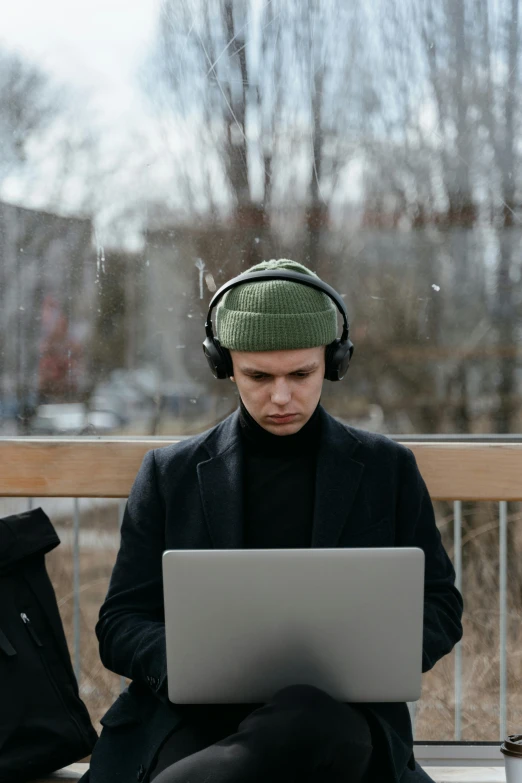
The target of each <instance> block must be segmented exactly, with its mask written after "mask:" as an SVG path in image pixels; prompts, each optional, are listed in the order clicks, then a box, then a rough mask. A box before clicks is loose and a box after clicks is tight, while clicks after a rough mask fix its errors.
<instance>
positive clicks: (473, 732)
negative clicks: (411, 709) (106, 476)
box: [43, 502, 522, 741]
mask: <svg viewBox="0 0 522 783" xmlns="http://www.w3.org/2000/svg"><path fill="white" fill-rule="evenodd" d="M521 506H522V504H510V507H509V510H510V513H509V547H510V554H509V571H508V594H509V603H508V623H507V630H508V632H507V656H508V698H507V704H508V711H507V728H508V732H509V733H515V732H520V731H521V730H522V699H521V698H520V694H521V693H522V622H521V619H522V557H521V554H522V514H521V510H520V509H521ZM43 507H44V509H45V504H43ZM463 511H464V519H463V588H462V589H463V594H464V601H465V615H464V638H463V640H462V643H461V645H462V718H461V721H462V723H461V725H462V736H461V738H462V739H463V740H477V741H496V740H498V738H499V731H500V729H499V713H500V709H499V705H500V691H499V608H498V562H499V561H498V521H497V519H498V507H497V505H496V504H493V503H491V504H488V503H482V504H480V505H479V504H465V506H464V508H463ZM436 513H437V519H438V524H439V528H440V530H441V533H442V536H443V540H444V544H445V546H446V549H447V551H448V553H449V554H450V556H452V555H453V538H452V526H453V520H452V516H451V507H450V506H449V505H448V504H442V503H438V504H436ZM53 521H54V524H55V525H56V527H59V528H61V529H63V528H69V529H70V528H71V525H72V520H71V518H70V517H64V518H61V519H58V518H54V519H53ZM81 529H82V530H86V531H87V530H88V531H93V533H94V532H95V531H97V532H98V535H99V536H100V537H103V540H104V542H105V544H104V545H103V547H102V548H100V549H93V548H90V547H88V546H84V547H83V548H82V550H81V557H80V569H81V571H80V573H81V577H80V578H81V600H80V617H81V677H80V688H81V693H82V697H83V698H84V700H85V702H86V704H87V706H88V708H89V711H90V714H91V717H92V719H93V722H94V724H95V726H96V728H97V729H98V730H99V728H100V727H99V723H98V721H99V718H100V717H101V715H103V713H104V712H105V710H106V709H107V708H108V707H109V706H110V704H111V703H112V702H113V701H114V699H115V698H116V696H117V694H118V693H119V689H120V677H118V676H116V675H114V674H112V673H111V672H108V671H107V670H106V669H105V668H104V667H103V665H102V664H101V662H100V660H99V656H98V648H97V641H96V638H95V634H94V625H95V623H96V619H97V615H98V609H99V607H100V604H101V603H102V601H103V599H104V596H105V593H106V590H107V586H108V581H109V577H110V573H111V569H112V566H113V563H114V559H115V556H116V551H117V536H118V508H117V505H116V504H114V503H109V502H108V503H107V505H106V506H105V507H102V508H97V509H91V510H90V511H89V512H88V513H85V514H82V521H81ZM477 531H478V533H477ZM107 534H112V536H110V535H109V536H108V535H107ZM95 538H96V536H95ZM111 538H112V539H114V541H113V542H111V540H110V539H111ZM112 544H114V545H112ZM47 563H48V571H49V574H50V577H51V579H52V581H53V584H54V586H55V590H56V594H57V598H58V602H59V605H60V611H61V614H62V618H63V623H64V627H65V631H66V635H67V638H68V642H69V646H70V649H71V651H72V650H73V560H72V552H71V546H70V542H69V541H68V537H64V543H62V545H61V546H60V547H58V549H56V550H55V551H54V552H52V553H51V554H50V555H48V557H47ZM454 665H455V654H454V651H453V652H452V653H450V654H449V655H447V656H446V657H445V658H443V659H442V660H441V661H439V663H438V664H437V665H436V666H435V668H434V669H433V670H432V671H431V672H428V673H427V674H426V675H424V680H423V693H422V698H421V700H420V701H419V702H418V703H417V709H416V725H415V738H416V739H417V740H437V741H444V740H449V741H450V740H453V739H454V723H455V698H454Z"/></svg>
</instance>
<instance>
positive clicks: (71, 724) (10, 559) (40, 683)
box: [0, 508, 98, 783]
mask: <svg viewBox="0 0 522 783" xmlns="http://www.w3.org/2000/svg"><path fill="white" fill-rule="evenodd" d="M59 543H60V539H59V538H58V536H57V534H56V531H55V530H54V528H53V526H52V524H51V522H50V520H49V518H48V517H47V515H46V514H45V513H44V512H43V511H42V509H41V508H37V509H34V510H32V511H27V512H26V513H23V514H15V515H13V516H10V517H5V518H4V519H0V783H22V782H23V781H28V780H31V779H33V778H35V777H39V776H41V775H45V774H48V773H50V772H54V771H55V770H57V769H60V768H61V767H64V766H67V764H72V763H73V762H75V761H78V760H79V759H82V758H84V757H85V756H88V755H89V754H90V752H91V750H92V748H93V746H94V743H95V742H96V740H97V738H98V735H97V734H96V732H95V730H94V727H93V726H92V723H91V720H90V718H89V713H88V712H87V708H86V707H85V704H84V703H83V701H82V700H81V699H80V696H79V692H78V683H77V681H76V677H75V676H74V671H73V668H72V665H71V658H70V655H69V650H68V648H67V642H66V639H65V634H64V631H63V626H62V621H61V618H60V613H59V611H58V605H57V603H56V596H55V594H54V589H53V586H52V584H51V581H50V579H49V576H48V574H47V571H46V569H45V554H46V553H47V552H50V551H51V549H54V548H55V547H56V546H58V544H59Z"/></svg>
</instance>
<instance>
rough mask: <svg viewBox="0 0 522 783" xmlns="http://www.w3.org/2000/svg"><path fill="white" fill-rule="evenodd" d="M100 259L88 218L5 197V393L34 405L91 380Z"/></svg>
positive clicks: (0, 210) (0, 366)
mask: <svg viewBox="0 0 522 783" xmlns="http://www.w3.org/2000/svg"><path fill="white" fill-rule="evenodd" d="M96 279H97V259H96V255H95V253H94V251H93V246H92V223H91V220H90V219H88V218H76V217H62V216H59V215H54V214H51V213H48V212H43V211H40V210H32V209H26V208H23V207H19V206H16V205H13V204H6V203H0V400H1V401H2V405H3V407H4V408H9V407H11V408H13V407H16V406H18V407H19V409H21V410H22V411H23V410H24V409H30V408H31V407H32V406H34V405H35V404H37V403H38V402H39V401H42V400H45V399H47V398H48V399H53V397H54V398H58V399H60V398H62V399H66V398H68V397H69V396H71V395H75V394H78V393H81V390H82V389H83V388H84V387H85V385H86V357H85V350H86V345H87V342H88V340H89V337H90V334H91V331H92V327H93V320H94V319H93V309H94V308H95V302H96Z"/></svg>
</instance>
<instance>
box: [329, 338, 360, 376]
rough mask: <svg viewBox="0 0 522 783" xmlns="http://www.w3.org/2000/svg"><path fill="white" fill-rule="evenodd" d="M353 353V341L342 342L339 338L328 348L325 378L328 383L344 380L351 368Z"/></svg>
mask: <svg viewBox="0 0 522 783" xmlns="http://www.w3.org/2000/svg"><path fill="white" fill-rule="evenodd" d="M352 353H353V343H352V342H351V340H346V341H345V342H342V340H341V338H339V337H337V338H336V339H335V340H334V341H333V342H331V343H330V345H327V346H326V356H325V371H324V377H325V378H326V380H327V381H341V380H342V379H343V378H344V376H345V375H346V372H347V370H348V367H349V366H350V359H351V358H352Z"/></svg>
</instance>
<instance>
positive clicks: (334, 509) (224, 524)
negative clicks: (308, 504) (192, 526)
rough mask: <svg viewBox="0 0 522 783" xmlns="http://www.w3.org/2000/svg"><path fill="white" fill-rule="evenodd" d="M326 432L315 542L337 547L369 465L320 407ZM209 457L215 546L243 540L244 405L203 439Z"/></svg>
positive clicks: (207, 509)
mask: <svg viewBox="0 0 522 783" xmlns="http://www.w3.org/2000/svg"><path fill="white" fill-rule="evenodd" d="M320 412H321V425H322V436H321V442H320V446H319V451H318V455H317V473H316V484H315V504H314V525H313V531H312V546H313V547H335V546H337V544H338V541H339V538H340V536H341V533H342V531H343V529H344V527H345V525H351V524H355V520H353V519H351V518H350V509H351V507H352V504H353V501H354V498H355V495H356V492H357V489H358V487H359V484H360V481H361V478H362V474H363V470H364V464H363V463H362V462H360V461H358V460H356V459H354V457H353V454H354V452H355V450H356V449H357V446H358V445H359V443H360V441H359V440H358V439H357V438H356V437H355V435H354V434H352V432H351V431H350V430H349V428H347V427H345V426H344V425H343V424H341V423H340V422H338V421H337V420H336V419H335V418H334V417H333V416H330V414H329V413H327V411H325V409H324V408H323V407H322V406H321V408H320ZM204 446H205V448H206V450H207V452H208V454H209V459H208V460H205V461H203V462H200V463H199V464H198V466H197V474H198V480H199V485H200V493H201V501H202V504H203V509H204V513H205V517H206V520H207V524H208V528H209V533H210V537H211V540H212V543H213V545H214V547H215V548H216V549H235V548H241V547H242V545H243V448H242V441H241V432H240V424H239V409H237V410H236V411H234V413H232V414H231V415H230V416H228V417H227V418H226V419H225V420H224V421H223V422H221V424H219V425H218V426H217V427H215V428H214V429H213V430H212V431H211V433H210V434H209V437H208V438H207V440H206V441H205V442H204Z"/></svg>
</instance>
